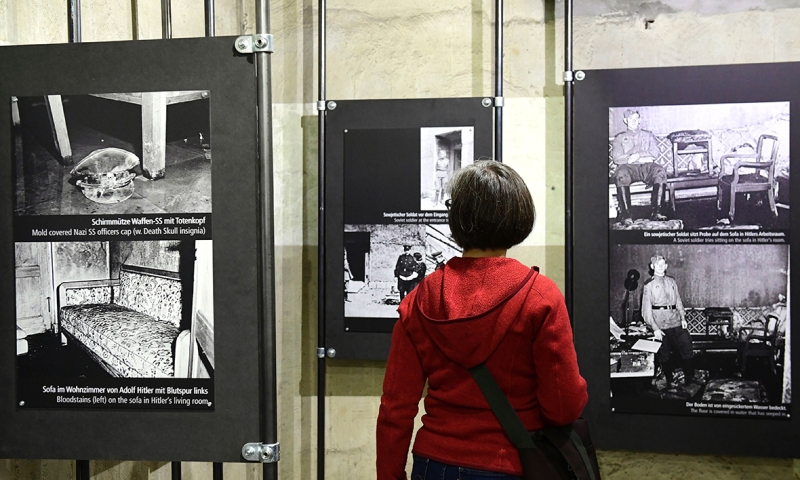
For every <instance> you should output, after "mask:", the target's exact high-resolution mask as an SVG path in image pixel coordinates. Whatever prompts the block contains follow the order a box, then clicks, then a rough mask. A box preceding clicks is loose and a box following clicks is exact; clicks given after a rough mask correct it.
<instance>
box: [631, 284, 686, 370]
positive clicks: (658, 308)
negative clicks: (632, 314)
mask: <svg viewBox="0 0 800 480" xmlns="http://www.w3.org/2000/svg"><path fill="white" fill-rule="evenodd" d="M642 317H643V318H644V321H645V322H647V324H648V325H649V326H650V328H652V329H653V331H655V330H661V331H663V332H664V338H663V339H662V344H661V348H659V349H658V360H659V361H660V362H661V368H662V369H663V370H664V375H666V377H667V380H668V381H670V382H672V367H671V365H670V363H669V357H670V352H671V350H673V349H675V350H677V351H678V353H680V355H681V359H682V367H683V374H684V376H685V378H686V381H687V382H689V381H691V380H693V379H694V367H693V366H692V354H693V353H692V337H691V335H689V332H688V331H686V329H685V328H683V327H682V326H681V321H682V319H684V318H685V310H684V308H683V302H682V301H681V296H680V294H679V293H678V285H677V283H675V279H674V278H672V277H670V276H667V275H661V276H658V275H657V276H654V277H651V278H650V279H648V280H647V281H646V282H645V284H644V293H643V294H642Z"/></svg>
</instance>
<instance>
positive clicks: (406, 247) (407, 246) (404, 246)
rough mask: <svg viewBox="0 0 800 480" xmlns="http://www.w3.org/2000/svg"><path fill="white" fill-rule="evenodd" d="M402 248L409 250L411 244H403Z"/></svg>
mask: <svg viewBox="0 0 800 480" xmlns="http://www.w3.org/2000/svg"><path fill="white" fill-rule="evenodd" d="M403 250H406V251H408V250H411V245H403Z"/></svg>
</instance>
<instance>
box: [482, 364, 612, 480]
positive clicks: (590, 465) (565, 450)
mask: <svg viewBox="0 0 800 480" xmlns="http://www.w3.org/2000/svg"><path fill="white" fill-rule="evenodd" d="M470 373H471V374H472V377H473V378H474V379H475V381H476V382H477V383H478V386H479V387H480V389H481V392H483V395H484V396H485V397H486V401H487V402H488V403H489V406H490V407H492V412H494V414H495V416H496V417H497V420H498V421H499V422H500V425H502V426H503V430H505V432H506V435H508V438H510V439H511V442H512V443H513V444H514V445H515V446H516V447H517V450H519V458H520V460H521V461H522V471H523V474H524V477H525V479H526V480H573V479H577V480H600V466H599V464H598V463H597V452H596V451H595V447H594V444H593V443H592V439H591V437H590V436H589V424H588V422H586V420H584V419H583V418H579V419H577V420H575V421H574V422H573V423H572V425H566V426H563V427H544V428H542V429H540V430H536V431H533V432H528V431H527V430H525V425H524V424H523V423H522V420H520V418H519V416H518V415H517V412H515V411H514V408H513V407H512V406H511V404H510V403H509V402H508V398H507V397H506V396H505V394H504V393H503V391H502V390H500V386H499V385H497V382H496V381H495V379H494V377H493V376H492V374H491V372H489V370H488V369H487V368H486V365H484V364H483V363H482V364H480V365H478V366H475V367H473V368H471V369H470Z"/></svg>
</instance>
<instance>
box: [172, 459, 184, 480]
mask: <svg viewBox="0 0 800 480" xmlns="http://www.w3.org/2000/svg"><path fill="white" fill-rule="evenodd" d="M171 466H172V471H171V473H170V474H171V478H172V480H181V478H182V477H183V472H182V471H181V462H171Z"/></svg>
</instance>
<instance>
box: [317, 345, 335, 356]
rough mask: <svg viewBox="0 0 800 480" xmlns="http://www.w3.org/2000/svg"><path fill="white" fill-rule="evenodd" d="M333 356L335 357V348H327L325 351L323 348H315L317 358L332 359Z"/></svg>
mask: <svg viewBox="0 0 800 480" xmlns="http://www.w3.org/2000/svg"><path fill="white" fill-rule="evenodd" d="M335 356H336V349H335V348H329V349H327V350H325V348H324V347H317V358H325V357H328V358H333V357H335Z"/></svg>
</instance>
